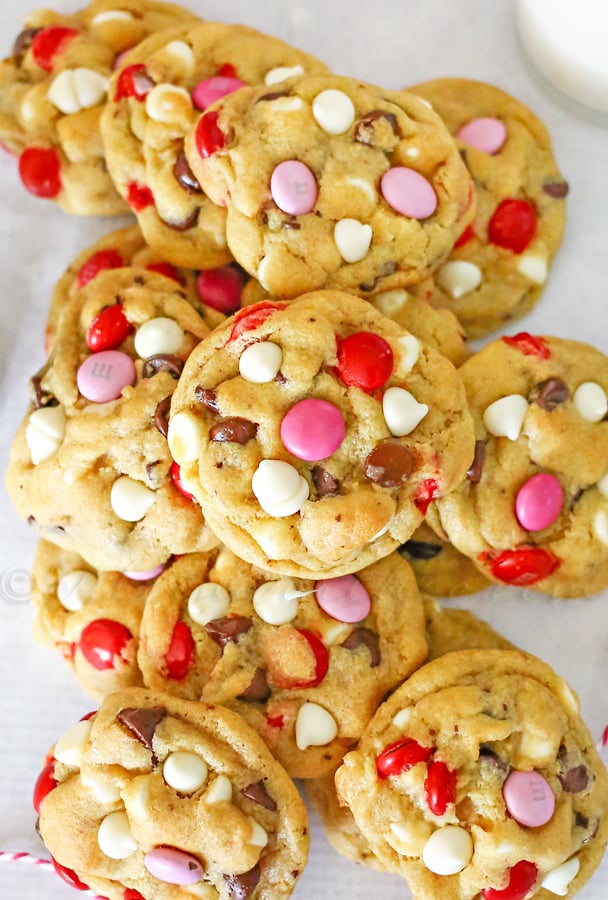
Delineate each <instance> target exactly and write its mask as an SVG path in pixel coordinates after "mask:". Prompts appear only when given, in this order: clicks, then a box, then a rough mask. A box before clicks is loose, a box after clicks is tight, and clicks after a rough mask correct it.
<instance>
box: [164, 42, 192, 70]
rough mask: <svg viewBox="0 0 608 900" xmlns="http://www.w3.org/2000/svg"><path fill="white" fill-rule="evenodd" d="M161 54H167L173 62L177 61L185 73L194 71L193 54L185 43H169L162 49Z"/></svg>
mask: <svg viewBox="0 0 608 900" xmlns="http://www.w3.org/2000/svg"><path fill="white" fill-rule="evenodd" d="M163 52H164V53H168V54H169V55H170V56H172V57H173V58H174V60H175V61H179V62H180V63H181V65H182V67H183V68H184V70H185V71H186V72H188V73H189V72H192V71H193V70H194V67H195V65H196V60H195V59H194V52H193V50H192V47H190V45H189V44H186V42H185V41H170V42H169V43H168V44H167V45H166V46H165V47H164V48H163Z"/></svg>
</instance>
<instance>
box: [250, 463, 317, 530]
mask: <svg viewBox="0 0 608 900" xmlns="http://www.w3.org/2000/svg"><path fill="white" fill-rule="evenodd" d="M251 489H252V491H253V493H254V495H255V497H256V499H257V501H258V503H259V504H260V506H261V507H262V509H263V510H264V512H265V513H267V514H268V515H269V516H273V517H275V518H284V517H285V516H291V515H293V514H294V513H297V512H299V511H300V509H301V508H302V505H303V504H304V502H305V501H306V500H307V499H308V494H309V492H310V488H309V485H308V482H307V481H306V479H305V478H303V477H302V476H301V475H300V474H299V473H298V471H297V469H294V467H293V466H292V465H290V464H289V463H286V462H282V461H281V460H278V459H263V460H262V461H261V462H260V464H259V465H258V467H257V469H256V470H255V472H254V473H253V478H252V479H251Z"/></svg>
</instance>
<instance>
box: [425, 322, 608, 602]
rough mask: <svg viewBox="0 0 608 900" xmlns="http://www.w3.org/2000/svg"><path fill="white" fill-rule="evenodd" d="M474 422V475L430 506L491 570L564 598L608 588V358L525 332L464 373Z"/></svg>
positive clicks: (462, 547)
mask: <svg viewBox="0 0 608 900" xmlns="http://www.w3.org/2000/svg"><path fill="white" fill-rule="evenodd" d="M459 373H460V375H461V376H462V379H463V381H464V384H465V388H466V392H467V397H468V401H469V406H470V409H471V412H472V414H473V418H474V421H475V432H476V438H477V443H476V452H475V456H474V458H473V462H472V464H471V468H470V469H469V472H468V473H467V479H466V481H465V482H463V484H462V485H461V487H460V488H458V489H457V490H456V491H455V492H454V493H453V494H452V495H451V496H450V497H445V498H441V499H440V500H439V501H438V503H437V505H436V507H434V508H433V509H432V510H429V517H430V521H431V524H432V525H433V528H438V529H439V531H441V529H443V532H445V534H446V536H447V538H448V539H449V540H450V541H451V542H452V543H453V544H454V546H455V547H456V549H457V550H459V551H460V552H461V553H464V554H465V555H466V556H468V557H469V558H470V559H471V560H473V562H474V563H475V565H476V566H477V567H478V568H479V569H480V571H481V572H483V574H484V575H485V576H487V577H488V578H491V579H492V580H494V581H498V582H502V583H504V584H512V585H515V586H518V587H534V589H535V590H538V591H542V592H543V593H547V594H552V595H553V596H556V597H581V596H589V595H591V594H595V593H597V592H599V591H601V590H603V589H604V588H605V587H606V586H607V585H608V419H607V416H608V357H606V356H605V355H604V354H603V353H601V352H600V351H599V350H597V349H595V348H594V347H592V346H590V345H589V344H583V343H580V342H578V341H570V340H564V339H562V338H555V337H538V336H534V335H530V334H528V333H526V332H521V333H519V334H517V335H514V336H513V337H504V338H502V339H501V340H498V341H493V342H492V343H491V344H488V345H487V346H486V347H484V349H483V350H482V351H481V352H480V353H478V354H476V355H475V356H474V357H472V358H471V359H470V360H469V361H468V362H466V363H465V364H464V366H462V367H461V368H460V369H459Z"/></svg>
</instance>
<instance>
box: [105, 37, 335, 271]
mask: <svg viewBox="0 0 608 900" xmlns="http://www.w3.org/2000/svg"><path fill="white" fill-rule="evenodd" d="M326 71H327V69H326V66H324V65H323V63H321V62H319V61H318V60H316V59H315V58H314V57H313V56H310V55H308V54H307V53H304V52H303V51H301V50H296V49H295V48H294V47H290V46H289V45H288V44H285V43H284V42H283V41H280V40H278V38H275V37H271V36H269V35H265V34H261V33H260V32H258V31H254V30H253V29H252V28H247V27H245V26H244V25H224V24H222V23H218V22H199V23H197V24H194V25H185V26H181V27H178V28H173V29H167V30H166V31H165V32H163V33H159V34H155V35H153V36H152V37H150V38H149V39H148V40H146V41H144V42H143V43H142V44H141V45H140V46H139V47H137V48H136V49H135V50H134V51H133V52H132V53H131V54H129V57H128V59H127V60H125V64H124V65H123V67H122V68H121V69H120V70H119V71H117V72H116V74H115V75H114V78H113V79H112V81H111V83H110V87H109V99H108V105H107V108H106V111H105V113H104V115H103V119H102V123H101V128H102V133H103V138H104V144H105V148H106V154H107V162H108V169H109V171H110V174H111V175H112V178H113V179H114V182H115V184H116V187H117V189H118V191H119V193H120V194H121V195H122V196H123V197H124V198H125V200H126V201H127V203H128V205H129V206H130V207H131V209H132V210H133V212H134V213H135V215H136V216H137V218H138V220H139V224H140V225H141V228H142V231H143V233H144V235H145V238H146V240H147V242H148V243H149V244H150V246H152V247H154V248H155V249H157V250H158V251H159V252H162V253H163V255H164V256H165V258H166V259H168V260H169V261H170V262H173V263H175V264H176V265H181V266H190V267H191V268H197V267H198V268H212V267H214V266H220V265H223V264H225V263H227V262H230V260H231V255H230V252H229V250H228V248H227V246H226V214H225V211H224V210H223V209H220V208H218V207H217V206H216V205H215V204H214V203H212V202H211V201H210V200H209V199H208V198H207V197H206V195H205V193H204V192H203V191H202V189H201V187H200V184H199V183H198V181H197V179H196V177H195V176H194V175H193V173H192V171H191V170H190V167H189V165H188V163H187V162H186V159H185V156H184V154H183V140H184V137H185V136H186V133H187V132H188V131H189V129H190V128H191V127H192V125H193V124H194V122H195V120H196V116H197V111H198V110H203V109H206V108H207V106H209V104H211V103H212V102H213V101H214V100H215V99H216V98H219V97H222V96H224V95H225V94H226V93H229V92H231V91H234V90H236V89H238V88H239V87H240V86H241V85H243V84H255V85H258V84H268V85H272V87H270V88H268V90H274V89H275V87H274V86H275V85H278V83H279V82H280V81H282V80H283V79H284V78H286V77H288V76H289V75H292V74H295V73H299V74H303V73H304V72H306V73H311V74H312V73H315V74H319V73H324V72H326Z"/></svg>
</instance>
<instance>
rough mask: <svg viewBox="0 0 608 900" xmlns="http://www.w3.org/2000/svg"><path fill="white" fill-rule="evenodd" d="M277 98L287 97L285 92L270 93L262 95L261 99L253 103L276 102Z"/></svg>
mask: <svg viewBox="0 0 608 900" xmlns="http://www.w3.org/2000/svg"><path fill="white" fill-rule="evenodd" d="M279 97H289V94H288V93H287V91H271V92H270V93H269V94H262V96H261V97H258V99H257V100H256V101H255V102H256V103H264V102H267V101H268V100H278V99H279Z"/></svg>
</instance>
